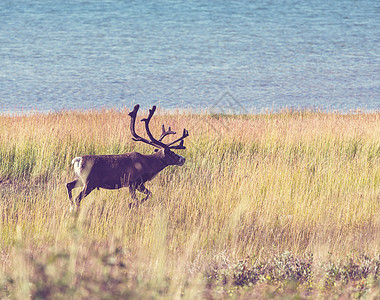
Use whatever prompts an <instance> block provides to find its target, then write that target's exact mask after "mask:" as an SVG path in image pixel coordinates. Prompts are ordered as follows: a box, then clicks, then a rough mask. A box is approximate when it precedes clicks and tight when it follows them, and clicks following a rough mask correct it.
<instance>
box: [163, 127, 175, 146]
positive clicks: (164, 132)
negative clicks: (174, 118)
mask: <svg viewBox="0 0 380 300" xmlns="http://www.w3.org/2000/svg"><path fill="white" fill-rule="evenodd" d="M169 134H176V132H175V131H173V130H171V128H170V126H169V128H168V131H166V130H165V125H164V124H162V134H161V136H160V138H159V141H160V142H161V141H162V139H163V138H164V137H165V136H167V135H169Z"/></svg>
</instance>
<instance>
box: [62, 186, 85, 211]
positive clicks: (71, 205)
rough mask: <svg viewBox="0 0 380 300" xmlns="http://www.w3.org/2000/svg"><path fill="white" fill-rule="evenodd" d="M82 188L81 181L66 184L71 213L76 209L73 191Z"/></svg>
mask: <svg viewBox="0 0 380 300" xmlns="http://www.w3.org/2000/svg"><path fill="white" fill-rule="evenodd" d="M81 186H83V184H82V182H81V181H80V180H79V179H75V180H74V181H72V182H69V183H66V189H67V195H68V196H69V203H70V211H73V209H74V201H73V194H72V192H71V191H72V190H73V189H75V188H77V187H81Z"/></svg>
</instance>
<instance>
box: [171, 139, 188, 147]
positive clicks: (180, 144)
mask: <svg viewBox="0 0 380 300" xmlns="http://www.w3.org/2000/svg"><path fill="white" fill-rule="evenodd" d="M183 142H184V140H181V142H180V143H179V145H177V146H170V147H169V148H170V149H186V147H185V146H184V145H183Z"/></svg>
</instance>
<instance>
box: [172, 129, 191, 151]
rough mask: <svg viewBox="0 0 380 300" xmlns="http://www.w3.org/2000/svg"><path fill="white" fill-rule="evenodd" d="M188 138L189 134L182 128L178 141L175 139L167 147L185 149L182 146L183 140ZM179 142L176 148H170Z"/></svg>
mask: <svg viewBox="0 0 380 300" xmlns="http://www.w3.org/2000/svg"><path fill="white" fill-rule="evenodd" d="M188 136H189V132H188V131H187V130H186V129H185V128H184V129H183V133H182V136H181V137H180V138H179V139H176V140H175V141H173V142H171V143H170V144H168V147H169V148H170V149H186V147H185V146H184V145H183V139H184V138H186V137H188ZM179 141H181V143H180V144H179V145H177V146H172V145H174V144H175V143H178V142H179Z"/></svg>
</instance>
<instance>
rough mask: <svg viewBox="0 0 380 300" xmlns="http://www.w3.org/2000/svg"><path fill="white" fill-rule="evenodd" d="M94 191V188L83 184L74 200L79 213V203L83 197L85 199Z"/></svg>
mask: <svg viewBox="0 0 380 300" xmlns="http://www.w3.org/2000/svg"><path fill="white" fill-rule="evenodd" d="M93 189H94V187H91V186H89V185H88V184H85V185H84V186H83V189H82V190H81V192H80V193H79V195H78V196H77V197H76V198H75V204H76V205H77V210H78V211H79V206H80V202H81V201H82V199H83V198H84V197H86V196H87V195H88V194H90V193H91V191H92V190H93Z"/></svg>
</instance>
